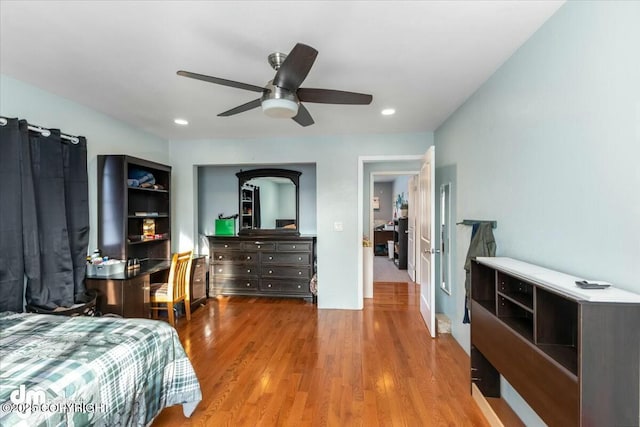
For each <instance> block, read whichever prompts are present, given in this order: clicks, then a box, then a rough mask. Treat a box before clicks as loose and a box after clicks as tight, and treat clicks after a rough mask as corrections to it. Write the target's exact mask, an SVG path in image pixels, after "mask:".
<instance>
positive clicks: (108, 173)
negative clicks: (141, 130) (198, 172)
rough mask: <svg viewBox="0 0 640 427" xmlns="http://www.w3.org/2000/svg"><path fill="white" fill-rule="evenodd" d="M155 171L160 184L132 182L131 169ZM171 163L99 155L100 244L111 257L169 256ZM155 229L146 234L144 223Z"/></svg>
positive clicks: (164, 257) (123, 156)
mask: <svg viewBox="0 0 640 427" xmlns="http://www.w3.org/2000/svg"><path fill="white" fill-rule="evenodd" d="M133 169H140V170H143V171H146V172H150V173H151V174H153V177H154V178H155V184H156V188H153V187H151V188H142V187H132V186H129V185H128V178H129V172H130V171H131V170H133ZM170 195H171V167H170V166H167V165H163V164H160V163H156V162H152V161H149V160H144V159H139V158H136V157H132V156H127V155H120V154H117V155H111V154H110V155H99V156H98V248H100V249H101V250H102V253H103V255H106V256H108V257H110V258H115V259H122V260H126V259H129V258H138V259H139V260H145V259H169V258H170V256H171V196H170ZM149 219H153V220H154V228H155V232H154V233H153V236H145V233H144V230H143V223H144V221H145V220H149Z"/></svg>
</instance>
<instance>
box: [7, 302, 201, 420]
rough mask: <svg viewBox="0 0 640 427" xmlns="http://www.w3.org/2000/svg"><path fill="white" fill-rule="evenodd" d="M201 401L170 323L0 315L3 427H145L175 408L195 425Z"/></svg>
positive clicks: (189, 364)
mask: <svg viewBox="0 0 640 427" xmlns="http://www.w3.org/2000/svg"><path fill="white" fill-rule="evenodd" d="M201 399H202V394H201V391H200V385H199V383H198V379H197V377H196V375H195V372H194V370H193V367H192V365H191V362H190V361H189V359H188V358H187V356H186V354H185V352H184V349H183V347H182V345H181V343H180V341H179V339H178V335H177V333H176V331H175V329H174V328H172V327H171V326H169V325H168V324H167V323H165V322H161V321H155V320H146V319H117V318H100V317H80V316H78V317H65V316H52V315H43V314H28V313H12V312H4V313H0V403H1V404H2V408H1V409H0V425H25V426H57V425H75V426H82V425H110V426H111V425H123V426H125V425H136V426H138V425H140V426H146V425H149V424H151V422H152V421H153V419H154V418H155V417H156V416H157V415H158V414H159V413H160V411H161V410H162V409H163V408H165V407H168V406H172V405H177V404H182V405H183V412H184V414H185V416H187V417H188V416H190V415H191V414H192V413H193V411H194V410H195V407H196V406H197V404H198V402H199V401H200V400H201ZM15 402H22V403H29V402H31V403H36V404H41V405H40V406H39V408H38V409H37V410H31V411H27V413H24V412H18V411H15V410H11V409H15V406H12V405H13V404H14V403H15ZM42 404H44V405H42ZM65 404H66V406H65ZM23 409H24V407H23ZM41 409H44V411H42V410H41Z"/></svg>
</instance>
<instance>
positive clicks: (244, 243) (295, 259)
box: [208, 235, 316, 299]
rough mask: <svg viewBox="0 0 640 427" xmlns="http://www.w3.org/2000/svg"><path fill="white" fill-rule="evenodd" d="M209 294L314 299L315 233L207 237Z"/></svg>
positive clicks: (213, 295)
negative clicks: (312, 285) (312, 277)
mask: <svg viewBox="0 0 640 427" xmlns="http://www.w3.org/2000/svg"><path fill="white" fill-rule="evenodd" d="M208 238H209V254H210V255H209V259H210V273H209V280H210V284H209V289H210V292H209V293H210V296H212V297H215V296H217V295H248V296H249V295H250V296H265V297H300V298H308V299H312V297H313V295H312V294H311V291H310V290H309V281H310V279H311V276H313V273H314V259H315V243H316V238H315V236H291V235H283V236H271V235H270V236H259V237H258V236H208Z"/></svg>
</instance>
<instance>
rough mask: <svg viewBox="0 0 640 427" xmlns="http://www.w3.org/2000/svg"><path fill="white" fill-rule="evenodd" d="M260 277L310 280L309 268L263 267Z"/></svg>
mask: <svg viewBox="0 0 640 427" xmlns="http://www.w3.org/2000/svg"><path fill="white" fill-rule="evenodd" d="M262 277H263V278H264V279H268V278H270V277H284V278H296V279H310V278H311V268H310V267H309V266H305V267H282V266H277V265H273V266H263V267H262Z"/></svg>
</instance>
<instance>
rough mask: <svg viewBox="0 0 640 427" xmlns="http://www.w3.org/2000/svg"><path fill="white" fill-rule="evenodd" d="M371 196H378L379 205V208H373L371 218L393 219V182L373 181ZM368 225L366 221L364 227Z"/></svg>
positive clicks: (380, 219)
mask: <svg viewBox="0 0 640 427" xmlns="http://www.w3.org/2000/svg"><path fill="white" fill-rule="evenodd" d="M373 196H374V197H378V202H379V206H380V209H374V210H373V220H374V221H376V220H378V221H386V222H389V221H391V220H392V219H393V182H374V183H373ZM368 226H369V223H368V222H367V223H366V224H365V227H368ZM364 234H368V233H364Z"/></svg>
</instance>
